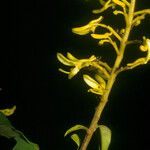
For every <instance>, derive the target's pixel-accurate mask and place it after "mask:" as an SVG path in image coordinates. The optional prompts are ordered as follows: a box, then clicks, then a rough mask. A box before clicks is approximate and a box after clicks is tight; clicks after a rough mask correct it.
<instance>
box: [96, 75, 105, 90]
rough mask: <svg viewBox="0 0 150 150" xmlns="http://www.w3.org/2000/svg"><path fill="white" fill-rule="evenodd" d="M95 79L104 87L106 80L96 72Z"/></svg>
mask: <svg viewBox="0 0 150 150" xmlns="http://www.w3.org/2000/svg"><path fill="white" fill-rule="evenodd" d="M95 79H96V80H97V81H98V82H99V83H100V85H101V87H102V88H103V89H105V88H106V81H105V80H104V79H103V78H102V77H101V76H99V75H98V74H96V75H95Z"/></svg>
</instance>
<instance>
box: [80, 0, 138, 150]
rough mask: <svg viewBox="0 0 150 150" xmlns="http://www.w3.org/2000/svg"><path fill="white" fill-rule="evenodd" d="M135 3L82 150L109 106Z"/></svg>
mask: <svg viewBox="0 0 150 150" xmlns="http://www.w3.org/2000/svg"><path fill="white" fill-rule="evenodd" d="M135 2H136V0H132V1H131V4H130V6H129V14H128V24H127V25H126V30H125V34H124V36H123V38H121V37H120V36H119V39H120V41H121V42H120V49H119V51H120V54H119V55H117V58H116V61H115V63H114V66H113V69H112V72H111V75H110V78H109V79H108V82H107V85H106V90H105V92H104V94H103V95H102V97H101V101H100V103H99V105H98V107H97V108H96V112H95V114H94V117H93V119H92V122H91V124H90V127H89V128H88V130H87V134H86V136H85V138H84V140H83V143H82V145H81V147H80V150H86V149H87V146H88V144H89V142H90V140H91V138H92V136H93V133H94V132H95V130H96V129H97V124H98V121H99V119H100V117H101V114H102V112H103V109H104V107H105V105H106V104H107V101H108V97H109V94H110V92H111V89H112V86H113V84H114V82H115V79H116V77H117V74H116V70H117V69H118V68H119V66H120V64H121V62H122V59H123V56H124V51H125V48H126V43H127V41H128V38H129V34H130V31H131V28H132V20H133V13H134V7H135ZM101 26H102V27H104V28H107V29H109V30H111V31H113V33H115V35H117V37H118V34H116V32H115V31H114V30H113V29H112V28H111V27H109V26H106V25H103V24H101Z"/></svg>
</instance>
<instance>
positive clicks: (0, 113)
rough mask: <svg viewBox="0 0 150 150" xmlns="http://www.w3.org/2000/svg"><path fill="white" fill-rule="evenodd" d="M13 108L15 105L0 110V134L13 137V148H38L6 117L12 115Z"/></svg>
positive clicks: (35, 149)
mask: <svg viewBox="0 0 150 150" xmlns="http://www.w3.org/2000/svg"><path fill="white" fill-rule="evenodd" d="M15 109H16V106H14V107H13V108H11V109H3V110H0V136H4V137H6V138H8V139H10V138H13V139H14V140H15V141H16V145H15V146H14V148H13V150H39V147H38V145H37V144H34V143H32V142H30V141H29V140H28V139H27V138H26V137H25V135H24V134H23V133H22V132H20V131H19V130H17V129H15V128H14V127H13V126H12V124H11V122H10V121H9V120H8V118H7V117H6V116H10V115H12V114H13V113H14V111H15Z"/></svg>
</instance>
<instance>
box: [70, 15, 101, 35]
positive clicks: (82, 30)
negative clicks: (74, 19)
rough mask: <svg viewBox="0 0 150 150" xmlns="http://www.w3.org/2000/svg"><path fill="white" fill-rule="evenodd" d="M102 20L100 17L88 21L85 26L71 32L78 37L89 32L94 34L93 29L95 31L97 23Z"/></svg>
mask: <svg viewBox="0 0 150 150" xmlns="http://www.w3.org/2000/svg"><path fill="white" fill-rule="evenodd" d="M102 19H103V17H102V16H100V17H99V18H98V19H95V20H92V21H90V22H89V23H88V24H87V25H85V26H82V27H77V28H73V29H72V32H73V33H76V34H79V35H86V34H88V33H89V32H95V29H96V27H97V25H98V23H100V22H101V21H102Z"/></svg>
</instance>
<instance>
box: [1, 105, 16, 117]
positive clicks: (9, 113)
mask: <svg viewBox="0 0 150 150" xmlns="http://www.w3.org/2000/svg"><path fill="white" fill-rule="evenodd" d="M15 110H16V106H15V105H14V106H13V107H12V108H7V109H1V110H0V112H2V113H3V114H4V115H5V116H10V115H12V114H13V113H14V112H15Z"/></svg>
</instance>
